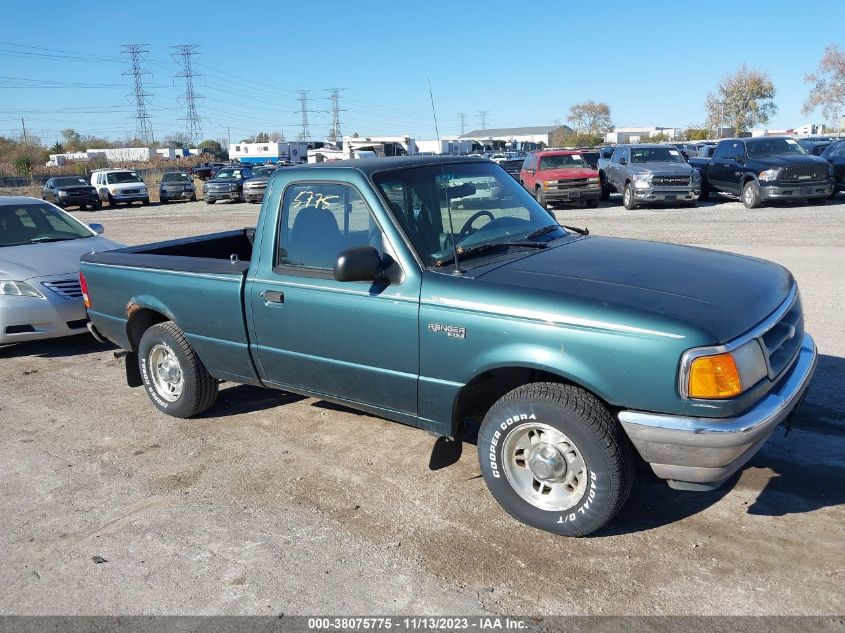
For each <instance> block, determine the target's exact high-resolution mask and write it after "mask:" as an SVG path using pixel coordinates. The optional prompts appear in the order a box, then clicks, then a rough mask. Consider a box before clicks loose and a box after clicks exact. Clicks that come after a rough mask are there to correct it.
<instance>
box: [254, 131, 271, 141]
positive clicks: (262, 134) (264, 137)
mask: <svg viewBox="0 0 845 633" xmlns="http://www.w3.org/2000/svg"><path fill="white" fill-rule="evenodd" d="M255 142H256V143H269V142H270V135H269V134H267V132H259V133H258V134H256V135H255Z"/></svg>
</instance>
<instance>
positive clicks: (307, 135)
mask: <svg viewBox="0 0 845 633" xmlns="http://www.w3.org/2000/svg"><path fill="white" fill-rule="evenodd" d="M309 92H310V90H300V91H299V113H300V115H301V118H300V124H299V125H300V127H299V136H298V137H297V139H296V140H298V141H310V140H311V128H310V127H308V93H309Z"/></svg>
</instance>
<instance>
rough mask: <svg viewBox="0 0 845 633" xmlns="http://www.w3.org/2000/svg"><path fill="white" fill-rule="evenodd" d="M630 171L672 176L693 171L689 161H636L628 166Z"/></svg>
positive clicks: (686, 174)
mask: <svg viewBox="0 0 845 633" xmlns="http://www.w3.org/2000/svg"><path fill="white" fill-rule="evenodd" d="M628 171H629V173H632V174H633V173H655V174H668V175H672V176H675V175H677V176H689V174H690V172H691V171H692V167H690V166H689V165H688V164H687V163H636V164H635V165H629V166H628Z"/></svg>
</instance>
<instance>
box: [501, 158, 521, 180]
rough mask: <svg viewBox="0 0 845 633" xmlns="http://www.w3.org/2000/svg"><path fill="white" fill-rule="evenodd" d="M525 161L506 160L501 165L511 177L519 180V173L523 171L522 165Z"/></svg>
mask: <svg viewBox="0 0 845 633" xmlns="http://www.w3.org/2000/svg"><path fill="white" fill-rule="evenodd" d="M524 162H525V161H524V160H523V159H521V158H520V159H518V160H505V161H502V162H501V163H499V164H500V165H501V166H502V169H504V170H505V171H506V172H508V173H509V174H510V175H511V176H514V177H516V178H519V171H520V170H521V169H522V163H524Z"/></svg>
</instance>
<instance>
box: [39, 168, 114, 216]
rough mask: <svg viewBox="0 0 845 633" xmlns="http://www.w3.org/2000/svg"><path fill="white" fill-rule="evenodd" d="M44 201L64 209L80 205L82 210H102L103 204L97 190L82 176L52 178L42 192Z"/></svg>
mask: <svg viewBox="0 0 845 633" xmlns="http://www.w3.org/2000/svg"><path fill="white" fill-rule="evenodd" d="M41 198H42V200H47V201H48V202H52V203H53V204H55V205H57V206H60V207H62V208H63V209H64V208H66V207H70V206H73V205H79V208H80V209H86V208H88V207H91V208H92V209H101V208H102V207H103V203H102V202H100V196H98V195H97V190H96V189H94V187H92V186H91V185H90V184H89V183H88V181H87V180H85V178H83V177H81V176H56V177H55V178H50V180H48V181H47V182H46V183H45V184H44V189H42V190H41Z"/></svg>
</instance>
